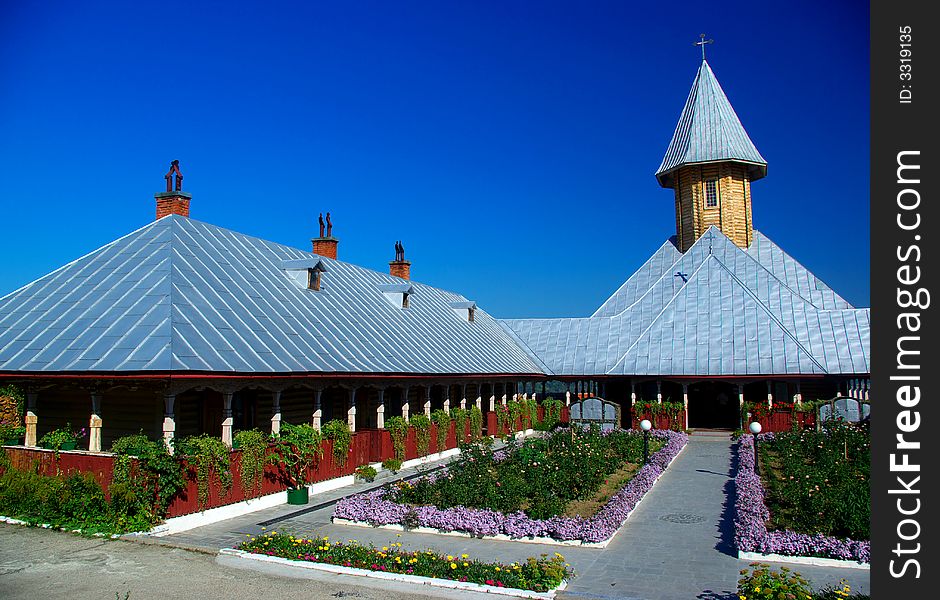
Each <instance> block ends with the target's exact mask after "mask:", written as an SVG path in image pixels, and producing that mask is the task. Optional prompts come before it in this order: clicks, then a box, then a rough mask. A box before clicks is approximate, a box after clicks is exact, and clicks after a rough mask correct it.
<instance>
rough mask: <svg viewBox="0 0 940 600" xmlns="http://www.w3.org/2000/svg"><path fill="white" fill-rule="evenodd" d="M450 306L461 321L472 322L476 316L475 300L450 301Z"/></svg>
mask: <svg viewBox="0 0 940 600" xmlns="http://www.w3.org/2000/svg"><path fill="white" fill-rule="evenodd" d="M450 307H451V308H452V309H453V310H454V313H455V314H456V315H457V316H458V317H459V318H460V319H461V320H463V321H467V322H468V323H473V320H474V318H476V312H477V303H476V302H451V303H450Z"/></svg>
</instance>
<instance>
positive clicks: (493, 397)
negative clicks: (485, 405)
mask: <svg viewBox="0 0 940 600" xmlns="http://www.w3.org/2000/svg"><path fill="white" fill-rule="evenodd" d="M495 410H496V384H495V383H491V384H490V411H489V412H493V411H495Z"/></svg>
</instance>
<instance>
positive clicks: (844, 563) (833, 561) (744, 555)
mask: <svg viewBox="0 0 940 600" xmlns="http://www.w3.org/2000/svg"><path fill="white" fill-rule="evenodd" d="M738 558H740V559H741V560H755V561H762V560H766V561H768V562H784V563H793V564H795V565H812V566H814V567H836V568H839V569H863V570H865V571H870V570H871V565H870V564H869V563H863V562H858V561H856V560H839V559H837V558H822V557H819V556H788V555H786V554H761V553H760V552H742V551H740V550H738Z"/></svg>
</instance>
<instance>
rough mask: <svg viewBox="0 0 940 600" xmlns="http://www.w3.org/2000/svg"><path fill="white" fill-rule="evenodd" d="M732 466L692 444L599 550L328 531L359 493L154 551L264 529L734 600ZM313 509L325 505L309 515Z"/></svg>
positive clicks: (600, 592) (723, 442)
mask: <svg viewBox="0 0 940 600" xmlns="http://www.w3.org/2000/svg"><path fill="white" fill-rule="evenodd" d="M733 460H734V459H733V456H732V445H731V443H730V441H729V440H728V438H727V436H692V438H691V441H690V442H689V445H688V447H686V449H685V450H684V451H683V452H682V454H680V455H679V457H678V458H677V459H676V460H675V461H674V462H673V464H672V465H671V466H670V467H669V469H667V471H666V472H665V473H664V474H663V476H662V478H661V479H660V480H659V481H658V482H657V483H656V485H655V486H654V487H653V489H652V490H651V491H650V492H649V493H648V494H647V496H646V497H645V498H644V500H643V502H642V503H641V504H640V505H639V507H637V509H636V510H635V511H634V514H633V515H631V517H630V519H629V520H628V522H627V525H626V526H625V527H624V528H623V529H622V530H621V531H620V532H619V533H618V534H617V535H616V536H615V537H614V539H613V541H612V542H611V543H610V545H609V546H608V547H607V548H606V549H594V548H577V547H570V548H569V547H560V546H550V545H540V544H525V543H519V542H506V541H492V540H480V539H472V538H464V537H451V536H442V535H433V534H420V533H413V532H404V533H401V534H397V533H396V532H394V531H389V530H385V529H373V528H360V527H351V526H341V525H334V524H332V523H331V522H330V516H331V515H332V512H333V504H332V502H333V501H335V499H336V498H338V497H340V496H342V495H344V494H348V493H351V492H354V491H358V490H353V489H351V488H344V490H341V491H337V492H335V493H334V494H333V496H335V497H328V498H324V497H317V498H312V499H311V502H312V504H313V506H311V507H309V508H306V509H300V510H298V507H285V506H282V507H277V508H274V509H270V510H266V511H260V512H258V513H254V514H252V515H246V516H244V517H240V518H236V519H231V520H229V521H225V522H222V523H217V524H214V525H208V526H205V527H200V528H197V529H193V530H191V531H188V532H183V533H180V534H177V535H173V536H168V537H166V538H161V539H160V540H159V543H169V544H174V545H181V546H184V547H198V548H204V549H207V550H215V549H218V548H222V547H232V546H235V545H237V544H238V543H240V542H241V541H243V540H244V539H245V537H246V535H256V534H258V533H261V532H263V531H272V530H273V531H281V532H288V533H293V534H295V535H306V536H310V535H313V534H318V535H329V536H330V537H331V539H342V540H347V539H355V540H358V541H359V542H362V543H366V544H368V543H371V544H374V545H376V546H383V545H387V544H388V543H389V542H393V541H397V542H401V543H402V544H403V549H404V550H418V549H420V550H423V549H433V550H436V551H438V552H442V553H447V554H462V553H467V554H470V555H471V556H472V557H475V558H481V559H486V560H499V561H502V562H507V563H508V562H513V561H521V560H524V559H525V558H527V557H529V556H533V555H538V554H541V553H552V552H555V551H558V552H560V553H562V554H563V555H564V556H565V557H566V559H567V561H568V562H569V563H570V564H571V565H572V566H573V567H574V568H575V571H576V573H577V577H576V578H575V579H574V580H573V581H572V582H571V584H570V585H569V587H568V589H567V590H566V591H565V592H564V593H563V594H561V595H560V597H563V598H598V599H607V598H625V599H642V600H667V599H669V600H671V599H689V598H702V599H711V600H718V599H726V598H727V599H731V600H734V599H735V598H736V595H735V594H734V590H735V589H736V586H737V579H738V577H739V575H738V572H739V571H740V570H741V569H742V568H746V567H747V566H748V562H747V561H741V560H738V558H737V554H736V552H735V550H734V548H733V547H732V519H733V512H732V511H733V498H734V494H733V485H734V480H733V474H734V464H733ZM319 503H323V504H324V505H323V506H319V507H317V506H316V504H319ZM790 566H791V568H793V569H794V570H796V571H798V572H800V573H801V574H803V575H804V576H805V577H807V578H808V579H810V580H811V581H812V582H813V583H814V584H815V585H816V586H817V587H821V586H823V585H827V584H836V583H838V581H839V579H840V578H841V577H845V578H846V579H847V580H848V581H849V583H850V584H851V585H852V589H853V590H856V591H863V592H867V591H868V589H869V583H868V580H869V577H868V572H867V571H860V570H857V569H832V568H818V567H803V566H793V565H790Z"/></svg>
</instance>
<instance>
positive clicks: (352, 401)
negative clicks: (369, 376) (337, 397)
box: [346, 387, 356, 432]
mask: <svg viewBox="0 0 940 600" xmlns="http://www.w3.org/2000/svg"><path fill="white" fill-rule="evenodd" d="M348 398H349V399H348V408H347V409H346V423H347V424H348V425H349V431H351V432H355V431H356V388H355V387H351V388H349V393H348Z"/></svg>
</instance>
